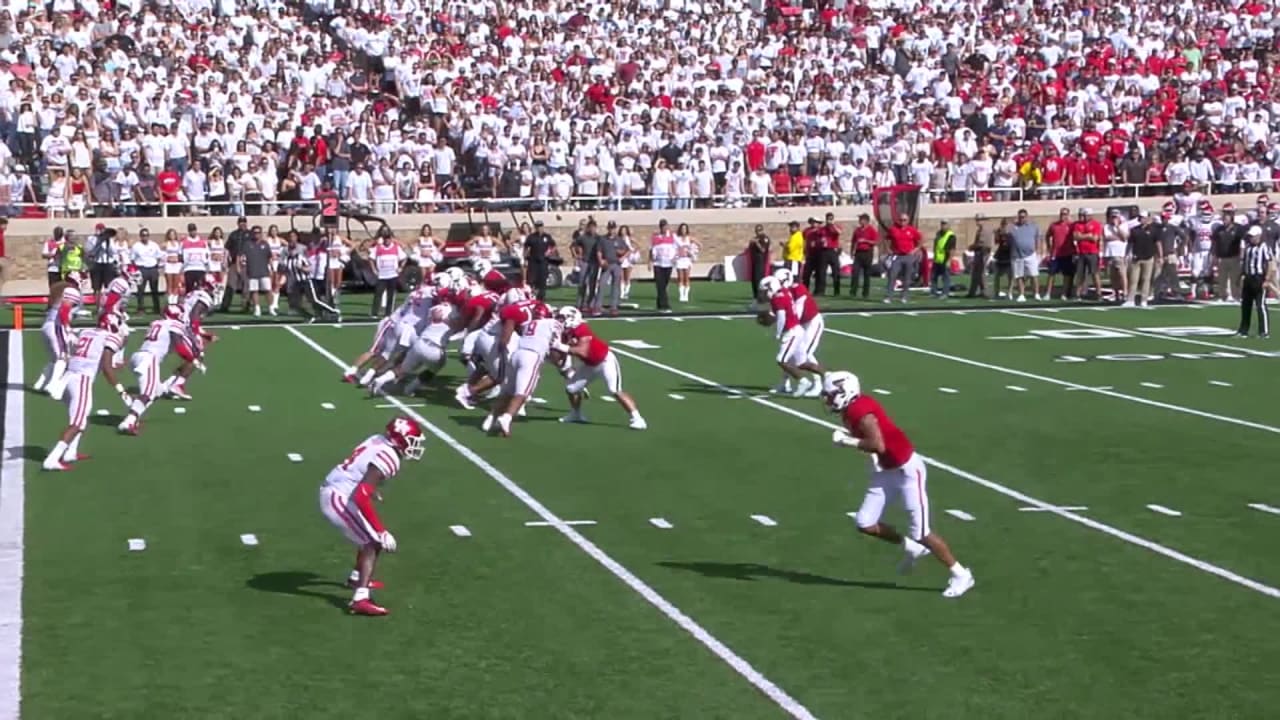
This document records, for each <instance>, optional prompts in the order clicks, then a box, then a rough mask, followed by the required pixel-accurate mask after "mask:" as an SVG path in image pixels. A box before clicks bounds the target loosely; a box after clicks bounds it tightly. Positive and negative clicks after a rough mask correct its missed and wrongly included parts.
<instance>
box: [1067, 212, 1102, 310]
mask: <svg viewBox="0 0 1280 720" xmlns="http://www.w3.org/2000/svg"><path fill="white" fill-rule="evenodd" d="M1071 241H1072V242H1073V243H1074V244H1075V246H1076V282H1075V286H1076V299H1077V300H1083V299H1084V286H1085V283H1086V282H1087V281H1088V278H1089V277H1090V276H1092V277H1093V289H1094V292H1096V293H1097V295H1096V296H1095V297H1097V298H1098V299H1101V298H1102V275H1101V273H1099V272H1098V250H1099V249H1100V247H1101V244H1102V223H1100V222H1098V221H1097V220H1094V219H1093V213H1092V211H1090V210H1089V208H1080V213H1079V215H1078V216H1077V218H1076V222H1075V224H1074V225H1072V226H1071Z"/></svg>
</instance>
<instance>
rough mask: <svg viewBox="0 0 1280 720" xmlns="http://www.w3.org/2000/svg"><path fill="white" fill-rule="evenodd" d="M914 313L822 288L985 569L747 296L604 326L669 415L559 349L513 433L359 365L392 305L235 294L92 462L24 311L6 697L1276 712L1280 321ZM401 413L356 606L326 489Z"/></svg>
mask: <svg viewBox="0 0 1280 720" xmlns="http://www.w3.org/2000/svg"><path fill="white" fill-rule="evenodd" d="M908 310H910V308H908V309H899V308H898V307H895V308H894V309H893V311H890V312H880V311H871V310H870V309H868V311H864V312H859V311H854V312H848V313H842V314H835V315H829V316H828V317H827V333H826V335H825V337H824V339H823V343H822V346H821V348H820V350H819V357H820V359H821V361H822V362H823V364H824V365H825V366H826V367H827V368H828V369H847V370H851V371H853V372H855V373H857V374H858V375H859V376H860V378H861V380H862V386H863V389H864V392H867V393H869V394H871V395H873V396H875V397H877V398H878V399H879V400H880V401H881V402H882V403H883V404H884V406H885V408H886V410H887V411H888V413H889V414H890V415H891V416H892V417H893V418H894V419H895V420H896V421H897V422H898V424H899V425H900V426H902V428H903V429H904V430H905V431H906V432H907V434H908V435H909V436H910V437H911V438H912V439H913V441H914V443H915V445H916V447H917V449H918V450H919V451H920V452H921V453H923V454H924V455H925V456H927V462H928V468H929V488H930V493H929V494H930V499H931V507H932V522H933V526H934V529H935V531H937V532H939V533H940V534H942V535H943V536H945V537H946V538H947V540H948V541H949V542H950V543H951V546H952V548H953V549H954V550H955V552H956V554H957V557H958V558H959V559H960V561H961V562H963V563H965V564H966V565H968V566H969V567H970V568H972V570H973V572H974V573H975V575H976V577H977V582H978V584H977V586H976V587H975V588H974V589H973V590H971V591H970V592H969V593H968V594H967V595H965V596H964V597H963V598H961V599H959V600H946V599H944V598H942V597H941V594H940V593H941V590H942V588H943V587H944V586H945V584H946V572H945V571H944V570H943V569H942V568H941V567H940V566H939V565H938V564H937V563H936V562H934V561H932V560H930V559H926V560H924V561H922V562H921V564H920V565H919V566H918V567H917V569H916V571H915V573H914V574H913V575H911V576H908V577H900V576H898V575H897V574H896V572H895V570H894V566H895V564H896V561H897V559H898V553H897V550H896V548H893V547H891V546H888V545H885V544H883V543H878V542H876V541H873V540H871V539H869V538H866V537H862V536H859V535H858V533H857V532H856V530H855V527H854V524H853V521H852V518H851V517H850V514H851V513H852V512H853V511H854V510H856V509H857V507H858V504H859V502H860V501H861V498H862V493H863V491H864V489H865V486H866V480H867V469H866V461H865V459H864V458H865V456H864V455H862V454H861V453H858V452H856V451H854V450H851V449H848V448H836V447H833V446H832V445H831V441H830V436H831V430H832V429H833V428H835V427H836V424H834V423H836V422H837V418H835V417H834V416H832V415H830V414H828V413H826V412H825V410H824V409H823V407H822V405H821V403H820V402H819V401H818V400H816V399H793V398H790V397H784V396H778V395H774V394H771V393H770V392H769V388H770V387H771V386H772V385H774V384H776V383H777V381H778V379H779V372H778V370H777V368H776V366H775V365H774V364H773V356H774V353H775V351H776V345H775V343H774V341H773V339H772V333H771V331H770V330H766V329H764V328H761V327H759V326H757V325H756V324H755V323H754V322H753V321H752V320H751V319H750V318H749V317H742V316H738V315H724V316H702V317H661V318H635V317H633V318H622V319H608V320H599V321H594V322H592V323H591V324H592V327H593V328H594V329H595V330H596V332H597V333H598V334H599V335H600V336H601V337H603V338H605V339H607V340H608V341H609V342H610V343H611V344H612V346H613V348H614V350H615V352H617V353H618V354H619V355H620V360H621V362H622V367H623V370H624V386H625V387H626V389H627V390H629V391H630V392H631V393H632V394H633V396H634V397H635V398H636V400H637V402H638V403H639V406H640V409H641V411H642V412H643V414H644V416H645V418H646V419H647V420H648V423H649V429H648V430H647V431H644V432H636V431H632V430H629V429H628V428H627V426H626V419H627V418H626V415H625V413H624V412H623V411H622V410H621V408H619V407H618V405H617V404H615V403H612V402H609V401H606V400H605V399H604V398H603V397H602V395H603V394H604V391H603V388H602V387H600V386H595V387H593V396H592V398H591V399H590V400H588V401H587V403H586V412H587V415H588V416H589V418H590V419H591V421H592V422H591V424H588V425H565V424H562V423H559V422H557V419H558V418H560V417H561V416H563V415H564V414H565V413H566V412H567V408H568V405H567V401H566V399H565V397H564V393H563V382H562V381H561V379H560V378H559V376H558V375H556V374H555V373H554V372H551V371H550V370H548V371H547V372H545V373H544V374H543V376H542V380H541V384H540V386H539V388H538V390H537V392H536V398H535V400H534V401H533V403H531V405H530V409H529V415H528V417H527V418H524V419H521V420H519V421H518V422H517V423H516V425H515V427H514V431H513V437H511V438H508V439H502V438H498V437H490V436H486V435H485V434H484V433H482V432H481V431H480V429H479V424H480V421H481V420H482V418H483V415H484V412H483V410H480V409H477V410H474V411H467V410H463V409H461V408H459V407H458V406H457V405H456V404H455V403H454V402H453V392H452V389H453V387H454V386H455V385H456V383H457V381H458V379H459V377H460V376H461V374H462V373H463V371H464V369H463V368H462V366H461V364H460V363H459V362H458V361H457V360H456V359H453V358H451V359H450V363H449V365H448V367H447V369H446V371H445V376H444V377H443V378H441V379H438V380H437V383H436V384H435V385H433V386H431V387H430V388H429V389H428V390H426V391H424V393H423V394H421V395H420V396H417V397H395V398H391V397H379V398H370V397H368V396H367V395H366V394H364V393H362V392H361V391H359V390H357V389H356V388H354V387H352V386H350V385H346V384H342V383H341V382H339V379H340V375H341V367H342V366H345V365H346V364H347V363H348V362H349V361H350V360H351V359H353V358H354V357H355V356H356V355H357V354H358V353H360V352H361V351H363V350H364V349H366V348H367V346H368V344H369V342H370V339H371V336H372V333H373V327H372V326H371V325H369V324H347V325H345V326H332V325H311V326H270V325H252V326H251V325H244V326H234V327H233V326H224V327H220V328H217V329H216V330H215V332H217V333H218V334H219V335H220V338H221V339H220V341H219V342H217V343H216V344H214V345H213V346H211V348H210V350H209V353H208V365H209V372H208V374H207V375H203V376H201V375H197V376H195V377H193V378H192V380H191V381H190V382H189V383H188V388H189V391H190V392H191V394H192V395H193V396H194V399H193V400H192V401H191V402H187V403H179V402H175V401H171V400H164V401H161V402H159V403H157V404H156V405H155V406H154V407H153V408H152V409H151V411H150V412H149V413H148V416H147V418H146V423H145V428H144V430H143V432H142V434H141V435H140V436H138V437H128V436H121V435H117V434H116V432H115V428H114V426H115V425H116V423H118V422H119V420H120V416H121V414H122V413H123V407H122V406H121V403H120V400H119V398H117V397H115V394H114V393H113V392H111V390H110V388H109V387H108V386H107V383H106V382H105V380H101V379H100V380H99V381H98V385H97V390H96V397H95V401H96V407H98V408H100V409H99V410H96V411H95V414H94V416H93V418H92V420H91V424H90V426H89V429H88V431H87V432H86V434H85V437H84V440H83V441H82V444H81V452H82V453H86V454H88V455H90V456H91V458H90V459H88V460H85V461H83V462H82V463H80V464H79V465H78V466H77V467H76V468H75V469H74V470H73V471H72V472H67V473H43V472H41V471H40V460H41V459H43V457H44V454H45V453H46V452H47V450H48V448H49V447H50V446H51V445H52V443H53V442H54V440H55V439H56V435H57V434H58V433H59V432H60V430H61V428H62V427H63V426H64V425H65V423H66V416H67V415H66V409H65V406H63V405H61V404H59V403H56V402H54V401H53V400H51V399H50V398H48V397H47V396H45V395H42V394H37V393H33V392H30V391H26V390H24V389H23V386H24V384H26V385H29V384H30V383H31V381H32V380H33V379H34V377H35V375H36V374H37V373H38V371H39V369H40V367H41V366H42V365H43V364H44V362H45V357H44V349H43V347H42V345H41V342H40V338H39V335H38V334H37V333H34V332H26V333H13V332H10V333H5V334H4V336H3V341H2V342H3V343H4V348H3V352H0V357H7V359H8V369H7V372H8V383H9V385H8V391H7V392H6V393H5V408H4V410H5V412H4V416H5V425H6V429H5V445H6V447H5V449H6V456H5V458H6V459H5V464H4V475H3V482H2V483H0V490H2V491H3V492H2V493H0V718H3V717H10V716H13V715H14V714H16V712H17V709H18V703H19V699H20V702H21V713H22V716H23V717H26V718H37V719H59V720H60V719H62V718H68V719H72V718H130V719H137V718H237V719H240V718H303V717H310V718H351V717H369V718H375V717H376V718H466V719H472V718H646V719H647V718H699V719H701V718H733V719H735V720H736V719H742V718H777V717H788V716H791V717H797V718H807V717H819V718H921V717H924V718H933V717H946V718H982V719H989V718H1029V717H1034V716H1050V717H1095V718H1162V719H1167V718H1173V717H1213V718H1256V717H1264V716H1267V715H1268V714H1269V713H1271V712H1274V708H1275V707H1276V705H1277V704H1278V703H1280V682H1278V681H1277V677H1278V674H1277V672H1278V671H1277V670H1276V668H1277V667H1280V644H1278V643H1277V642H1276V638H1277V637H1280V612H1278V611H1280V564H1277V563H1276V561H1275V550H1276V548H1277V547H1280V485H1278V484H1277V482H1276V479H1275V475H1274V468H1275V460H1276V458H1277V450H1276V448H1277V447H1278V446H1280V445H1278V441H1280V392H1277V390H1276V377H1277V374H1276V371H1275V369H1276V367H1277V362H1278V361H1277V358H1280V341H1277V340H1263V339H1257V338H1249V339H1239V338H1235V337H1232V336H1231V334H1230V332H1229V331H1227V330H1223V328H1230V327H1232V326H1233V324H1234V322H1235V321H1236V318H1237V310H1236V309H1235V308H1232V307H1222V306H1199V305H1196V306H1183V307H1162V308H1156V309H1153V310H1149V311H1143V310H1125V309H1111V308H1100V307H1098V308H1095V307H1089V306H1079V305H1074V304H1072V305H1065V304H1064V305H1061V306H1056V307H1053V308H1048V309H1046V308H1036V309H1028V310H1012V311H1011V310H1000V309H936V308H935V309H929V310H912V311H908ZM725 312H729V310H725ZM140 334H141V333H135V335H134V336H132V338H131V341H130V343H129V349H130V350H133V349H135V348H136V346H137V343H138V342H139V341H140V338H139V335H140ZM170 362H172V360H171V361H170ZM123 378H125V380H124V382H125V384H126V385H135V384H136V380H134V379H133V378H132V376H131V375H130V374H129V373H128V372H127V369H126V370H125V371H124V374H123ZM398 413H405V414H409V415H412V416H413V417H416V418H418V419H419V420H420V421H422V422H423V423H424V427H425V428H426V429H427V430H428V438H427V452H426V456H425V458H424V459H423V460H422V461H421V462H420V463H413V462H406V463H405V464H404V466H403V468H402V471H401V473H400V475H399V476H398V477H396V478H395V479H394V480H393V481H392V482H391V483H390V485H389V486H388V487H387V488H386V489H385V492H384V495H385V502H384V503H383V504H382V505H381V506H380V512H381V515H382V517H383V519H384V521H385V522H386V523H387V526H388V527H389V528H390V529H391V530H392V531H393V532H395V534H396V537H397V538H398V541H399V546H400V548H399V552H398V553H397V554H395V555H388V556H384V557H383V559H382V561H381V562H380V564H379V576H380V578H381V579H382V580H384V581H385V582H386V585H387V587H386V588H385V589H383V590H380V591H378V592H377V593H375V596H376V598H377V600H378V601H379V602H380V603H381V604H383V605H385V606H387V607H388V608H389V609H390V610H391V615H390V616H388V617H385V618H364V617H350V616H348V615H346V614H345V606H346V603H347V601H348V599H349V597H350V593H349V591H348V590H347V589H346V588H345V587H343V586H342V582H343V580H344V579H345V577H346V574H347V572H348V570H349V569H350V565H351V562H352V559H353V555H354V553H353V552H352V550H351V548H350V546H349V545H348V544H346V541H345V540H344V539H343V538H342V537H341V535H340V534H339V533H338V532H337V531H336V530H335V529H334V528H333V527H332V526H330V525H329V524H328V523H327V522H326V521H325V519H324V518H323V517H322V516H321V514H320V512H319V508H318V502H317V490H318V488H319V485H320V483H321V482H322V480H323V479H324V476H325V474H326V473H327V472H328V471H329V469H330V468H331V467H332V466H333V465H335V464H336V463H338V462H340V461H341V460H342V459H343V458H345V457H346V456H347V454H348V453H349V452H350V450H351V448H352V447H354V446H355V445H356V444H357V443H359V442H360V441H361V440H363V439H364V438H365V437H366V436H367V435H369V434H372V433H374V432H378V431H379V430H380V429H381V428H382V427H383V426H384V425H385V424H386V422H387V421H388V420H389V419H390V418H391V417H393V416H395V415H396V414H398ZM901 519H902V518H901V513H900V512H899V511H897V510H896V509H895V510H894V511H891V512H890V514H889V520H890V521H891V522H899V521H900V520H901ZM19 667H20V670H21V673H20V687H19V684H18V681H19V676H18V670H19ZM1268 708H1271V710H1268Z"/></svg>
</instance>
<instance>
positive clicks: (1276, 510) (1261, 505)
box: [1249, 503, 1280, 515]
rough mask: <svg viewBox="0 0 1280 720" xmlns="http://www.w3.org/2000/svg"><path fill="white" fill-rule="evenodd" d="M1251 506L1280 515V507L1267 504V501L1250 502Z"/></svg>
mask: <svg viewBox="0 0 1280 720" xmlns="http://www.w3.org/2000/svg"><path fill="white" fill-rule="evenodd" d="M1249 507H1251V508H1253V509H1254V510H1261V511H1262V512H1264V513H1271V514H1272V515H1280V508H1278V507H1273V506H1271V505H1267V504H1266V503H1249Z"/></svg>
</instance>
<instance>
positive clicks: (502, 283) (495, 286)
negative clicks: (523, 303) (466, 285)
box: [472, 259, 511, 295]
mask: <svg viewBox="0 0 1280 720" xmlns="http://www.w3.org/2000/svg"><path fill="white" fill-rule="evenodd" d="M472 269H473V270H475V273H476V278H478V279H479V280H480V284H481V285H482V286H484V289H485V290H488V291H489V292H493V293H498V294H499V295H501V294H502V293H504V292H506V291H508V290H510V289H511V283H510V282H508V281H507V276H506V275H503V274H502V272H501V271H500V270H497V269H495V268H494V267H493V263H492V262H490V261H488V260H484V259H481V260H476V262H475V265H474V266H473V268H472Z"/></svg>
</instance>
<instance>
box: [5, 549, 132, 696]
mask: <svg viewBox="0 0 1280 720" xmlns="http://www.w3.org/2000/svg"><path fill="white" fill-rule="evenodd" d="M146 549H147V541H146V540H143V539H142V538H129V552H142V551H143V550H146ZM15 717H16V716H15Z"/></svg>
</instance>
